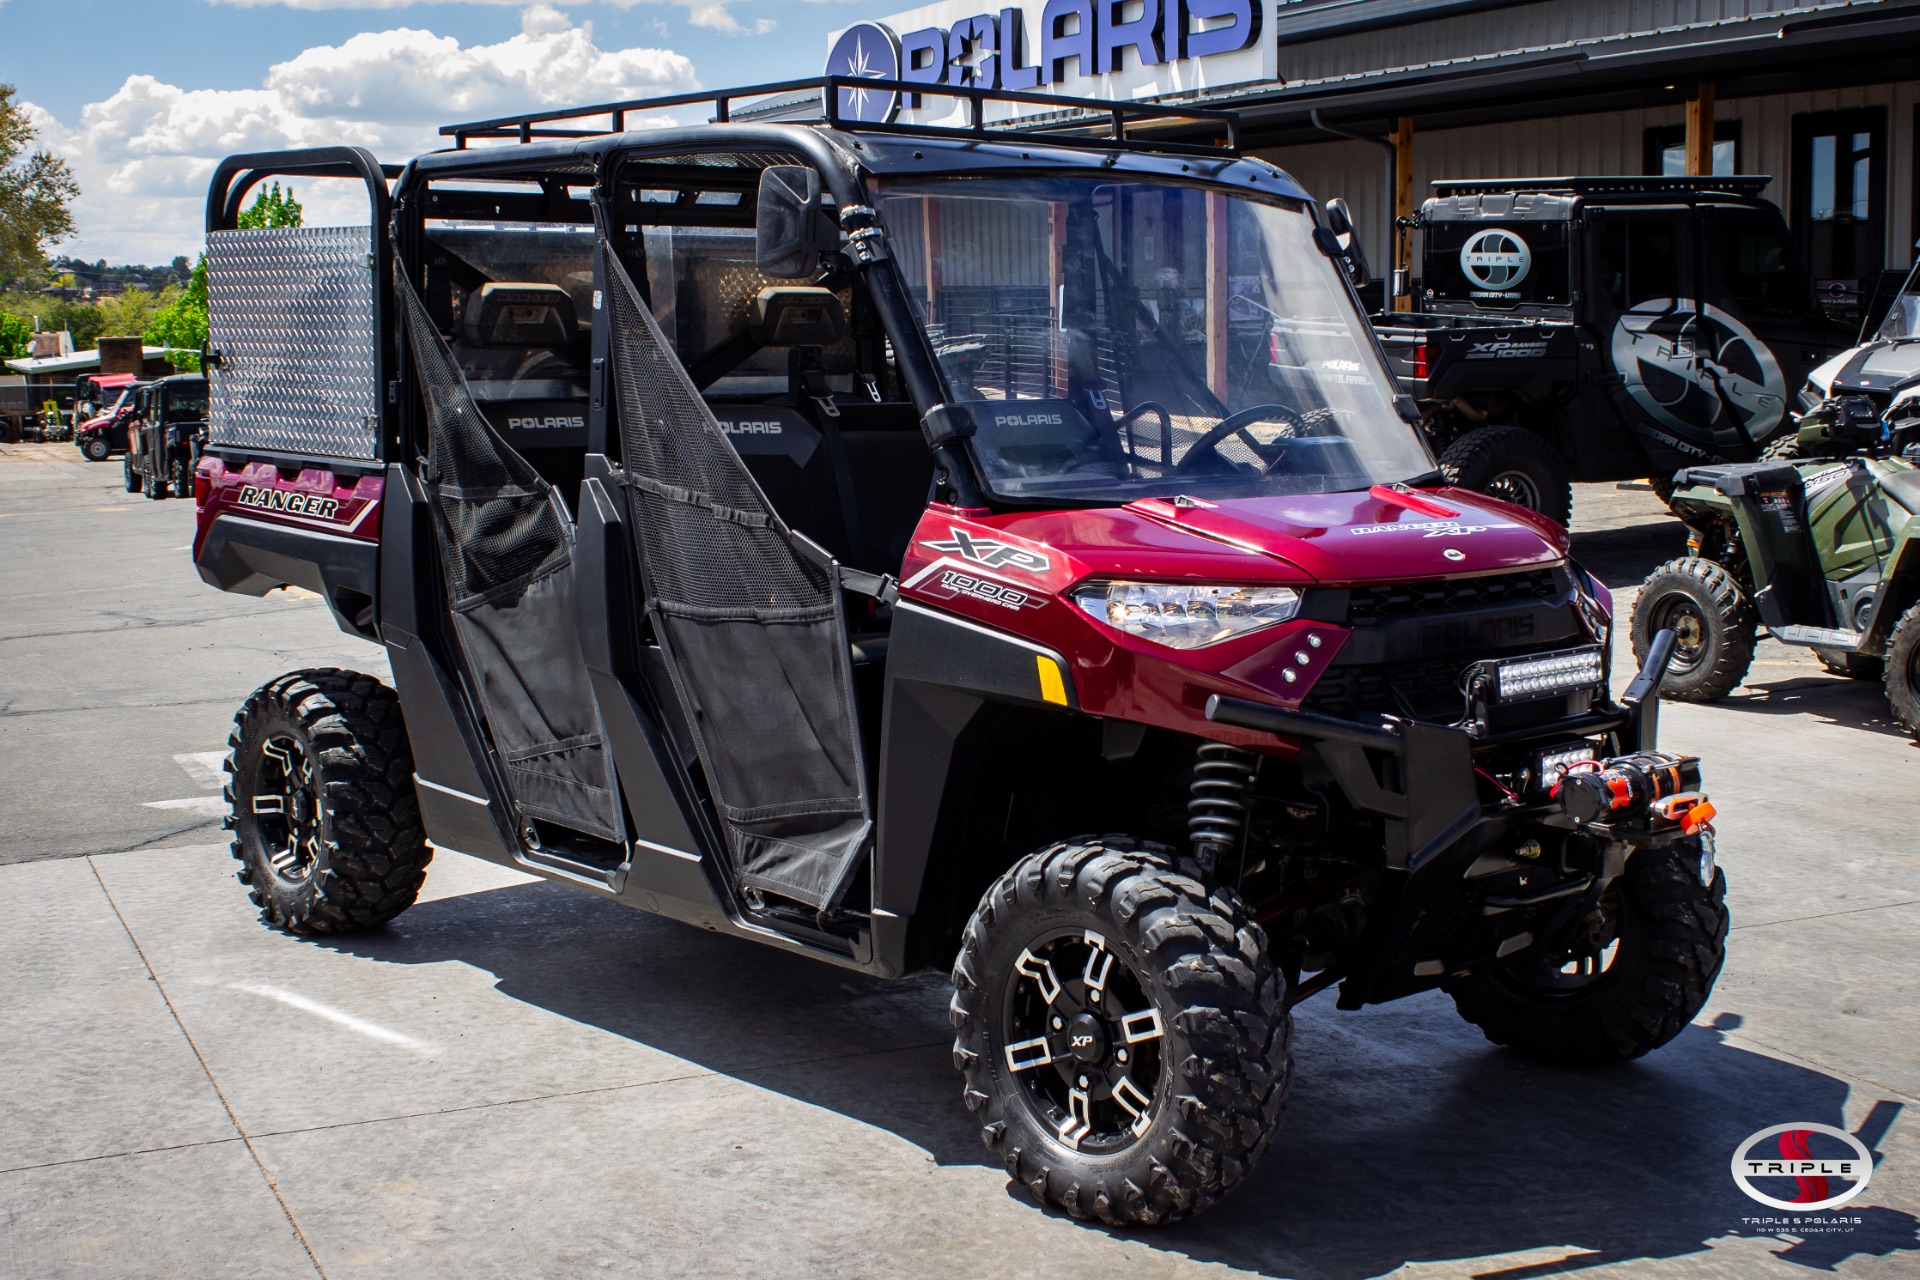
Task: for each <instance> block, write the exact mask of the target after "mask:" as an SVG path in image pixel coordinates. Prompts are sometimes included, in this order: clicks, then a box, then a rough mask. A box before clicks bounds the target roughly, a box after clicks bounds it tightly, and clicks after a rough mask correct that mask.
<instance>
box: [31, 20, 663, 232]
mask: <svg viewBox="0 0 1920 1280" xmlns="http://www.w3.org/2000/svg"><path fill="white" fill-rule="evenodd" d="M697 87H698V80H697V79H696V78H695V76H694V71H693V64H692V63H691V62H690V61H689V60H688V59H687V58H685V57H684V56H682V55H680V54H678V53H674V52H672V51H670V50H666V49H602V48H600V47H599V46H598V45H596V44H595V43H594V39H593V28H592V26H591V24H587V23H583V24H581V25H579V26H575V25H573V24H572V23H570V22H569V21H568V20H567V18H566V16H565V15H564V14H562V13H560V12H559V10H557V9H555V8H553V7H552V6H550V5H544V4H543V5H538V6H535V7H534V8H531V9H528V10H526V11H525V13H524V14H523V16H522V21H521V31H520V32H519V34H517V35H514V36H512V37H510V38H509V39H506V40H503V41H501V42H500V43H498V44H492V45H468V46H463V45H461V43H460V42H459V41H458V40H455V39H453V38H452V37H447V36H436V35H434V34H433V33H432V32H430V31H421V30H416V29H413V28H408V27H401V28H396V29H394V30H391V31H381V32H371V33H366V34H362V35H356V36H354V37H352V38H351V39H349V40H347V41H345V42H343V43H341V44H338V45H323V46H320V47H317V48H312V49H307V50H305V51H304V52H302V53H300V54H299V55H298V56H296V57H294V58H291V59H289V60H288V61H286V62H282V63H279V64H277V65H275V66H274V67H272V68H271V69H270V70H269V71H268V73H267V76H266V79H265V81H264V83H263V84H262V85H261V87H259V88H254V89H182V88H180V87H178V86H176V85H171V84H168V83H166V82H165V81H162V80H159V79H156V78H155V77H153V76H147V75H136V76H129V77H128V78H127V80H126V82H125V83H123V84H122V85H121V86H120V88H119V89H118V90H116V91H115V92H114V93H113V94H112V95H111V96H110V97H107V98H105V99H103V100H101V101H98V102H92V103H88V104H87V105H86V106H85V107H84V108H82V110H81V113H80V119H79V121H78V123H76V124H69V123H67V122H64V121H61V120H58V119H56V118H55V117H54V116H52V115H51V114H50V113H48V112H47V111H45V110H42V109H40V108H38V107H34V106H33V105H32V104H24V105H26V107H27V109H28V110H29V111H30V112H31V113H32V115H33V119H34V121H35V123H36V124H37V125H38V127H39V129H40V138H41V144H42V145H44V146H46V147H47V148H48V149H49V150H51V151H54V152H55V153H57V154H59V155H62V156H65V157H66V158H67V160H68V161H69V162H70V163H71V164H72V165H73V167H74V170H75V173H76V176H77V177H78V178H79V180H80V185H81V190H82V193H83V194H82V196H81V198H80V200H79V201H78V202H77V203H76V204H75V206H74V218H75V222H76V223H77V228H78V234H77V235H76V236H75V237H74V238H73V239H72V240H70V241H67V242H64V243H63V244H61V245H60V246H59V251H61V252H66V253H73V254H76V255H78V256H81V257H87V258H98V257H106V258H109V259H112V260H114V261H133V262H141V261H146V262H165V261H167V260H169V259H170V258H172V257H173V256H174V255H175V254H177V253H186V252H190V250H191V249H192V248H193V247H194V246H197V245H198V244H199V243H200V241H201V228H202V217H203V209H204V201H205V199H206V184H207V180H208V178H209V177H210V176H211V175H212V173H213V169H214V166H215V165H216V164H217V163H218V162H219V160H220V158H221V157H223V156H227V155H231V154H234V153H236V152H245V151H272V150H278V149H281V148H287V147H317V146H340V145H348V146H364V147H367V148H368V149H370V150H372V151H373V152H374V154H376V155H378V156H380V157H381V158H382V159H383V160H388V161H404V160H406V159H407V158H409V157H411V156H413V155H416V154H418V153H420V152H423V151H429V150H433V149H435V148H437V147H439V146H442V145H444V140H443V139H441V138H440V137H439V136H438V133H437V129H438V126H439V125H441V124H445V123H448V122H450V121H454V120H472V119H482V118H486V117H489V116H496V115H504V114H508V113H510V112H514V111H523V110H532V109H539V108H543V107H554V106H566V105H570V104H577V103H586V102H594V101H609V100H615V99H621V98H635V97H644V96H647V95H650V94H664V93H677V92H682V91H685V90H688V89H693V88H697ZM299 195H300V199H301V201H302V203H304V204H305V205H306V207H307V220H308V222H309V223H311V224H313V225H325V224H328V223H334V224H340V223H345V222H351V221H360V220H364V219H365V217H366V204H365V200H364V198H362V197H360V196H358V195H357V194H355V193H353V192H352V191H350V190H349V184H345V183H334V182H325V181H312V182H302V183H300V184H299Z"/></svg>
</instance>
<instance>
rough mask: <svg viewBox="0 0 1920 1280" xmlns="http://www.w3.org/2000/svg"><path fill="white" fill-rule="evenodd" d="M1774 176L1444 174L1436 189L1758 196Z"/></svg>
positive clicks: (1453, 192)
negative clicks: (1597, 176)
mask: <svg viewBox="0 0 1920 1280" xmlns="http://www.w3.org/2000/svg"><path fill="white" fill-rule="evenodd" d="M1772 181H1773V179H1772V178H1769V177H1765V176H1763V175H1761V174H1742V175H1740V176H1738V177H1734V176H1728V175H1721V176H1717V177H1708V176H1705V175H1689V176H1685V177H1681V176H1666V175H1662V176H1659V177H1625V176H1623V177H1600V178H1441V179H1437V180H1435V182H1434V184H1433V190H1434V194H1435V195H1441V196H1472V195H1499V194H1503V193H1505V192H1509V191H1565V192H1571V193H1572V194H1574V195H1582V196H1584V195H1684V194H1686V193H1688V192H1697V191H1718V192H1725V193H1728V194H1731V195H1737V196H1757V195H1759V194H1760V193H1761V192H1762V191H1765V190H1766V189H1767V184H1768V183H1770V182H1772Z"/></svg>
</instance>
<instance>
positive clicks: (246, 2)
mask: <svg viewBox="0 0 1920 1280" xmlns="http://www.w3.org/2000/svg"><path fill="white" fill-rule="evenodd" d="M214 2H215V3H217V4H228V5H232V6H234V7H236V8H243V9H259V8H266V7H269V6H278V7H280V8H285V9H307V10H320V9H411V8H414V7H415V6H417V5H433V4H485V5H496V6H501V7H516V6H518V5H520V4H523V3H524V2H525V0H214ZM606 2H607V3H609V4H611V5H612V6H613V7H615V8H617V9H632V8H635V7H636V6H638V5H642V4H671V5H677V6H678V7H680V8H682V9H685V10H686V11H687V21H689V22H691V23H692V24H693V25H694V26H696V27H706V28H708V29H710V30H713V31H719V32H722V33H723V34H726V35H758V34H761V33H764V32H768V31H771V30H773V29H774V27H775V26H777V25H778V24H777V23H775V22H774V21H773V20H772V19H771V18H761V19H759V20H758V21H755V22H753V23H751V24H745V23H742V22H741V21H740V20H739V19H737V18H735V17H734V16H733V14H732V12H730V11H729V10H728V8H727V5H728V3H729V0H606ZM4 3H5V0H0V4H4ZM591 3H594V0H549V3H546V4H542V5H541V6H540V7H541V8H551V7H553V6H555V5H579V4H591Z"/></svg>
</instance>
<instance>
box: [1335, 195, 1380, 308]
mask: <svg viewBox="0 0 1920 1280" xmlns="http://www.w3.org/2000/svg"><path fill="white" fill-rule="evenodd" d="M1327 230H1328V231H1331V232H1332V233H1333V237H1334V239H1335V240H1337V241H1339V244H1340V256H1341V257H1342V258H1344V259H1345V260H1346V263H1347V275H1348V276H1349V277H1350V278H1351V279H1352V280H1353V287H1354V288H1356V289H1358V288H1360V287H1361V286H1362V285H1364V284H1366V283H1367V282H1368V281H1370V280H1372V279H1373V272H1372V270H1371V269H1370V268H1369V267H1368V265H1367V251H1366V250H1365V249H1363V248H1361V247H1360V233H1359V232H1358V231H1356V230H1354V226H1353V214H1352V212H1351V211H1350V210H1348V208H1347V202H1346V201H1345V200H1343V199H1341V198H1340V197H1339V196H1335V197H1334V198H1333V199H1331V200H1329V201H1327Z"/></svg>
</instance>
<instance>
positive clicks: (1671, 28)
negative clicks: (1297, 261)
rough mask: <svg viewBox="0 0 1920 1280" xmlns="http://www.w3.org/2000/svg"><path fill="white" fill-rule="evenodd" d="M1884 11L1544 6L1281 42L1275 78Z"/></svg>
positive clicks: (1668, 0) (1875, 1)
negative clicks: (1787, 17)
mask: <svg viewBox="0 0 1920 1280" xmlns="http://www.w3.org/2000/svg"><path fill="white" fill-rule="evenodd" d="M1880 7H1881V0H1625V2H1624V3H1622V2H1619V0H1615V2H1614V3H1607V4H1599V3H1595V2H1594V0H1542V2H1541V3H1538V4H1523V5H1517V6H1514V7H1512V8H1506V9H1496V10H1492V11H1488V12H1484V13H1469V14H1458V15H1455V16H1452V17H1444V18H1436V19H1434V20H1433V21H1430V22H1416V23H1411V24H1408V25H1406V26H1399V27H1388V28H1385V29H1383V30H1379V31H1364V32H1359V33H1356V34H1352V35H1344V36H1333V37H1329V38H1328V39H1325V40H1313V41H1306V42H1303V43H1301V44H1289V45H1282V46H1281V48H1280V75H1281V77H1282V78H1283V79H1284V80H1285V82H1286V84H1287V86H1288V88H1291V89H1298V88H1303V87H1309V86H1314V85H1318V84H1328V85H1330V86H1331V85H1338V84H1353V83H1360V84H1363V83H1365V82H1366V81H1368V80H1372V79H1379V78H1382V77H1385V76H1389V75H1393V74H1395V73H1400V72H1404V71H1406V70H1408V69H1410V68H1426V67H1436V66H1451V65H1458V64H1462V63H1472V62H1476V61H1480V60H1483V59H1484V60H1486V61H1488V62H1491V61H1492V60H1493V59H1494V58H1495V57H1497V56H1501V55H1505V56H1507V57H1512V56H1516V55H1518V54H1520V53H1523V52H1531V53H1539V54H1550V53H1552V52H1555V51H1560V50H1564V51H1567V52H1572V51H1574V50H1576V49H1577V50H1581V51H1584V52H1587V53H1601V52H1607V53H1613V52H1624V51H1625V50H1626V49H1627V48H1629V47H1653V46H1658V45H1661V44H1667V43H1674V42H1682V43H1684V42H1687V41H1689V40H1693V39H1702V38H1719V39H1724V38H1727V37H1737V36H1739V35H1740V34H1741V33H1742V31H1741V29H1742V28H1745V27H1749V26H1758V25H1760V23H1761V22H1774V21H1777V20H1778V19H1779V18H1780V17H1781V16H1783V15H1793V16H1807V17H1811V16H1816V15H1834V14H1840V13H1845V12H1848V11H1850V10H1852V11H1871V10H1874V9H1877V8H1880ZM1282 21H1284V18H1283V19H1282Z"/></svg>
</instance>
